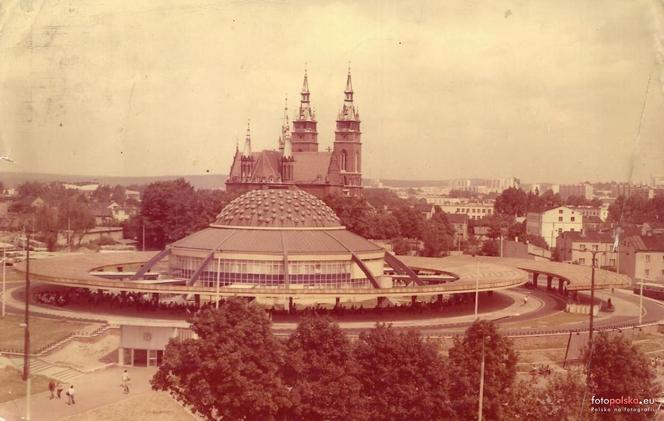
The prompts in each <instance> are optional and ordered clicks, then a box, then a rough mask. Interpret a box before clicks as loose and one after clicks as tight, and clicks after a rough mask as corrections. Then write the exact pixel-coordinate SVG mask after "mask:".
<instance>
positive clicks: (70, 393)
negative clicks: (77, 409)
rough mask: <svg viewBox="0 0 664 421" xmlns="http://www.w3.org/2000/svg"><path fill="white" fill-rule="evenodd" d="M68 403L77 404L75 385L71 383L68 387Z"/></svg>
mask: <svg viewBox="0 0 664 421" xmlns="http://www.w3.org/2000/svg"><path fill="white" fill-rule="evenodd" d="M67 405H76V400H75V399H74V385H73V384H71V385H69V389H67Z"/></svg>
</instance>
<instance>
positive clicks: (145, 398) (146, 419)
mask: <svg viewBox="0 0 664 421" xmlns="http://www.w3.org/2000/svg"><path fill="white" fill-rule="evenodd" d="M88 420H95V421H116V420H141V421H195V420H196V418H194V417H192V416H191V415H190V414H189V413H188V412H187V411H185V410H184V409H182V407H181V406H180V405H178V403H177V402H175V401H174V400H173V399H172V398H171V397H170V396H168V394H167V393H165V392H146V393H141V394H139V395H136V396H132V397H130V398H128V399H124V400H121V401H119V402H115V403H112V404H109V405H105V406H102V407H99V408H95V409H91V410H89V411H86V412H83V413H81V414H77V415H72V416H71V417H67V418H64V419H63V421H88Z"/></svg>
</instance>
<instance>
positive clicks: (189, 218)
mask: <svg viewBox="0 0 664 421" xmlns="http://www.w3.org/2000/svg"><path fill="white" fill-rule="evenodd" d="M231 199H232V196H231V195H229V194H228V193H226V192H224V191H221V190H195V189H194V187H193V186H192V185H191V184H190V183H189V182H187V181H185V180H184V179H183V178H180V179H177V180H173V181H160V182H156V183H152V184H150V185H148V186H147V187H146V188H145V190H143V195H142V200H141V208H140V212H139V214H138V215H137V216H135V217H133V218H131V219H130V220H129V221H127V223H126V224H125V236H126V237H128V238H137V239H138V242H139V247H143V239H144V238H145V247H146V248H149V249H163V248H164V247H165V246H166V244H168V243H171V242H173V241H176V240H179V239H180V238H182V237H184V236H186V235H189V234H191V233H193V232H195V231H198V230H200V229H202V228H204V227H206V226H207V225H208V224H210V223H211V222H212V221H214V218H215V217H216V216H217V215H218V214H219V212H220V211H221V209H222V208H223V207H224V206H225V204H226V203H228V202H229V201H230V200H231ZM143 233H144V234H145V236H143Z"/></svg>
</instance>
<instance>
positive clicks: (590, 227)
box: [583, 216, 602, 232]
mask: <svg viewBox="0 0 664 421" xmlns="http://www.w3.org/2000/svg"><path fill="white" fill-rule="evenodd" d="M601 227H602V220H601V219H599V216H584V217H583V232H590V231H599V229H600V228H601Z"/></svg>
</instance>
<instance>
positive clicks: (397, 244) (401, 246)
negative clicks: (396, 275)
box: [391, 237, 410, 255]
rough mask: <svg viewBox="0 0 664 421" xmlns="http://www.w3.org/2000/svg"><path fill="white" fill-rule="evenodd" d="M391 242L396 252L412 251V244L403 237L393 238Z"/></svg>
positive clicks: (402, 253) (400, 253) (406, 252)
mask: <svg viewBox="0 0 664 421" xmlns="http://www.w3.org/2000/svg"><path fill="white" fill-rule="evenodd" d="M391 244H392V250H394V254H397V255H404V254H408V253H409V252H410V245H409V244H408V240H406V239H405V238H403V237H395V238H393V239H392V241H391Z"/></svg>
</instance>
